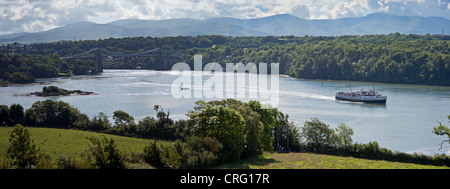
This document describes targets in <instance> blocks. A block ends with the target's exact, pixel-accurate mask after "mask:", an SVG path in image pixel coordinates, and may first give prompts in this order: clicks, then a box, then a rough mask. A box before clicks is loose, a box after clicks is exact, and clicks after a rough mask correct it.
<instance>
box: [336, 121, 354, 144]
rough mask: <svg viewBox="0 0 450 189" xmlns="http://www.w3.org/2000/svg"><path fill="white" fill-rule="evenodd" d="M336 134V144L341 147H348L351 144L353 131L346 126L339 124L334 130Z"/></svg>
mask: <svg viewBox="0 0 450 189" xmlns="http://www.w3.org/2000/svg"><path fill="white" fill-rule="evenodd" d="M336 134H337V137H338V140H339V141H338V143H339V145H340V146H342V147H348V146H349V145H351V144H352V143H353V140H352V135H353V129H352V128H350V127H349V126H347V125H346V124H343V123H341V124H339V125H338V127H337V128H336Z"/></svg>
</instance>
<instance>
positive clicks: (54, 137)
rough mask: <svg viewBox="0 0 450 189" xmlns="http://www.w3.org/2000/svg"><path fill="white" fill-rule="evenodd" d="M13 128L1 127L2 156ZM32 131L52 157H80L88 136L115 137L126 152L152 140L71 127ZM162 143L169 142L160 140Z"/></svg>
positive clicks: (134, 150)
mask: <svg viewBox="0 0 450 189" xmlns="http://www.w3.org/2000/svg"><path fill="white" fill-rule="evenodd" d="M12 129H13V128H11V127H8V128H5V127H0V156H3V155H4V153H5V150H6V149H7V148H8V146H9V142H8V138H9V133H10V131H11V130H12ZM27 129H29V130H30V133H31V139H33V140H34V143H35V144H36V146H37V147H38V148H40V150H41V151H42V152H45V153H47V154H49V155H50V156H51V157H52V158H57V157H59V156H60V155H62V154H64V155H66V156H71V157H79V156H80V153H81V152H84V151H85V150H86V149H87V148H88V147H89V141H88V139H86V137H97V138H100V137H107V138H113V139H114V141H115V143H116V144H117V147H118V149H119V150H120V151H121V152H123V153H126V154H130V153H131V152H136V153H141V152H143V149H144V147H145V146H146V145H148V144H150V142H151V141H152V140H148V139H139V138H132V137H122V136H115V135H108V134H102V133H94V132H87V131H79V130H69V129H53V128H33V127H27ZM158 142H159V143H160V144H164V143H169V142H165V141H158Z"/></svg>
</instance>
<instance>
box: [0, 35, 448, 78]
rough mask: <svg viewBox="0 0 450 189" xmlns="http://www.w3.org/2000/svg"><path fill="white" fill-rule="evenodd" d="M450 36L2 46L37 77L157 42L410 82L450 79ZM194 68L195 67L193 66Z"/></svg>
mask: <svg viewBox="0 0 450 189" xmlns="http://www.w3.org/2000/svg"><path fill="white" fill-rule="evenodd" d="M449 42H450V36H448V35H414V34H411V35H403V34H399V33H394V34H389V35H363V36H337V37H312V36H303V37H296V36H283V37H275V36H267V37H227V36H217V35H209V36H195V37H189V36H178V37H162V38H153V37H134V38H119V39H115V38H110V39H99V40H85V41H59V42H53V43H40V44H31V45H22V44H17V43H16V44H8V45H2V46H0V53H1V54H0V78H3V79H4V80H6V81H9V82H23V83H26V82H31V81H32V80H33V78H38V77H56V76H59V75H64V74H69V75H70V74H86V70H91V71H92V72H91V73H96V72H97V71H96V69H95V62H93V61H92V60H68V61H65V60H60V59H58V57H64V56H68V55H74V54H79V53H83V52H86V51H88V50H90V49H92V48H104V49H106V50H108V51H110V52H118V53H136V52H144V51H148V50H151V49H154V48H162V49H164V50H167V51H171V52H177V53H179V54H184V55H185V56H180V57H179V58H178V60H176V61H177V62H185V63H188V64H190V65H193V56H194V55H195V54H201V55H202V56H203V63H204V64H206V63H210V62H217V63H219V64H223V65H224V64H225V63H239V62H241V63H244V64H245V63H250V62H253V63H256V64H258V63H280V72H281V74H283V73H284V74H288V75H290V76H292V77H297V78H308V79H332V80H355V81H356V80H358V81H368V82H386V83H403V84H426V85H446V86H449V85H450V44H449ZM157 63H158V61H157V60H156V58H155V57H145V58H133V57H124V58H120V59H117V60H114V61H104V68H122V69H135V68H143V69H154V68H155V67H156V66H155V64H157ZM191 68H193V66H191Z"/></svg>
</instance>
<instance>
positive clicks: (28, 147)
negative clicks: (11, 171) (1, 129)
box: [6, 124, 39, 169]
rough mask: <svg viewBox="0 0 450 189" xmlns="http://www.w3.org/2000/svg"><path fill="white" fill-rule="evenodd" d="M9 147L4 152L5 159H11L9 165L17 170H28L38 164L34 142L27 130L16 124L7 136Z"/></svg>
mask: <svg viewBox="0 0 450 189" xmlns="http://www.w3.org/2000/svg"><path fill="white" fill-rule="evenodd" d="M9 143H10V146H9V147H8V149H7V150H6V157H7V158H8V159H11V165H12V166H14V167H16V168H18V169H30V168H32V166H36V164H37V163H38V157H37V153H38V151H39V149H36V146H35V144H34V140H32V139H31V134H30V132H29V131H28V129H25V128H24V127H23V126H22V125H20V124H17V125H16V128H14V129H13V130H12V131H11V134H10V135H9Z"/></svg>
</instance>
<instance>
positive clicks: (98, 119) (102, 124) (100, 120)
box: [88, 112, 111, 131]
mask: <svg viewBox="0 0 450 189" xmlns="http://www.w3.org/2000/svg"><path fill="white" fill-rule="evenodd" d="M110 127H111V124H110V123H109V120H108V116H107V115H106V114H105V113H103V112H100V113H98V115H96V116H94V117H93V118H92V120H91V122H90V124H89V129H88V130H90V131H104V130H107V129H109V128H110Z"/></svg>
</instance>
